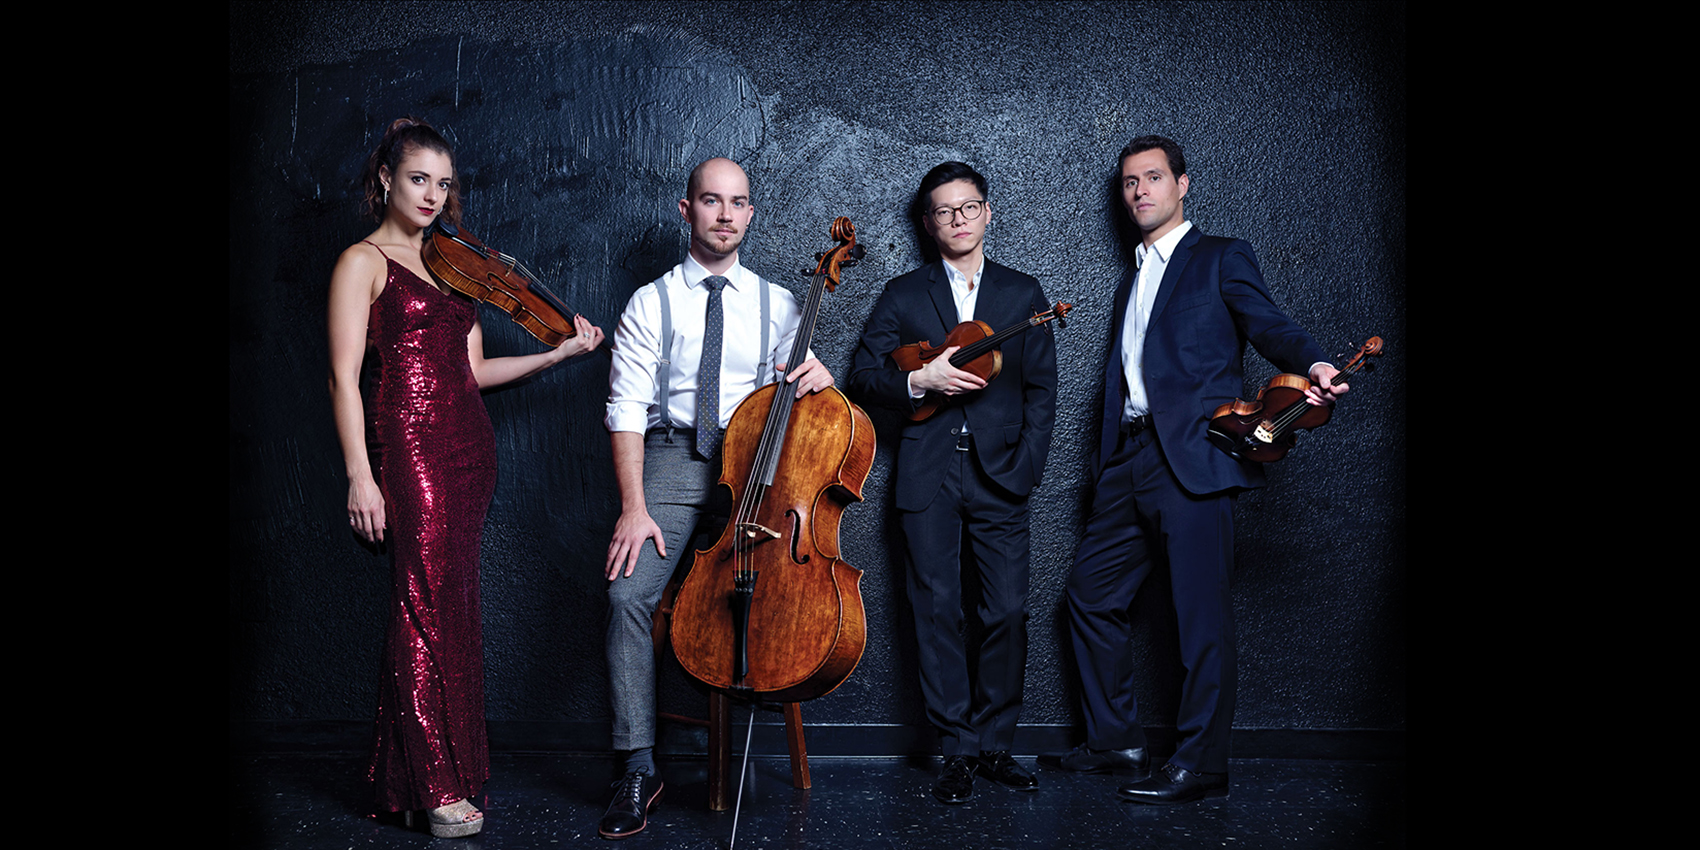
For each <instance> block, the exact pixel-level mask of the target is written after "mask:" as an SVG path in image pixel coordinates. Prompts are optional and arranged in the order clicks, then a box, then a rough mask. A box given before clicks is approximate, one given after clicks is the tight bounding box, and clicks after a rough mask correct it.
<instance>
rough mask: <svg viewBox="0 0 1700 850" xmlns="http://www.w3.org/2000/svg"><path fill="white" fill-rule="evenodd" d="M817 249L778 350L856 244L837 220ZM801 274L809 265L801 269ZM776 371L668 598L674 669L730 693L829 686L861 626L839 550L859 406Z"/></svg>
mask: <svg viewBox="0 0 1700 850" xmlns="http://www.w3.org/2000/svg"><path fill="white" fill-rule="evenodd" d="M832 237H833V239H835V240H836V241H837V242H838V244H837V245H836V246H834V247H833V248H832V250H830V251H827V252H825V253H822V254H819V255H817V256H818V258H819V263H818V265H817V266H816V268H815V270H814V271H813V272H812V275H813V282H812V284H811V285H810V288H809V297H808V301H807V302H806V304H805V305H804V307H803V316H802V319H801V321H800V322H799V324H798V328H797V339H796V344H795V345H794V346H792V349H791V358H790V360H788V361H787V362H788V363H790V364H792V367H791V368H795V367H796V365H797V364H801V363H802V362H803V361H804V360H806V359H807V358H808V351H809V342H810V338H811V337H812V336H813V334H814V327H815V320H816V319H817V318H818V317H819V315H820V302H821V297H822V296H823V295H824V294H825V292H826V291H828V290H832V289H836V288H837V285H838V281H839V277H840V271H839V270H840V268H842V267H843V266H847V265H851V264H853V263H854V262H855V261H856V260H857V259H859V258H860V257H861V256H862V248H861V246H860V245H857V244H856V228H855V226H854V225H852V224H851V223H850V219H848V218H844V217H839V218H838V219H837V220H835V221H834V222H833V223H832ZM805 273H809V272H805ZM789 390H790V387H789V385H788V384H785V383H784V382H778V383H772V384H768V385H766V386H764V387H762V388H760V389H758V390H756V391H755V392H753V393H751V394H750V395H749V396H748V397H746V398H745V399H744V400H743V401H742V402H741V403H739V405H738V408H737V410H736V411H735V412H734V413H733V414H732V420H731V422H730V423H729V424H728V425H727V427H726V434H725V438H724V440H723V441H722V443H721V445H722V461H721V475H720V481H719V484H720V485H722V486H725V487H726V488H728V489H730V490H731V491H732V502H733V504H734V505H735V508H734V510H733V513H732V516H731V518H730V521H729V522H728V523H727V525H726V528H725V529H724V530H723V531H722V532H721V535H720V539H719V540H718V541H717V542H716V543H715V544H714V546H713V547H712V548H709V549H701V550H698V551H697V553H696V558H695V560H694V561H693V562H692V565H691V570H690V573H689V574H688V575H687V576H686V577H685V581H684V583H683V585H681V586H680V588H679V594H678V597H677V598H676V599H675V601H674V605H673V622H672V632H671V640H672V644H673V652H674V654H675V655H676V656H678V659H679V664H680V666H682V667H684V669H685V671H686V672H687V673H690V674H691V675H692V676H694V677H696V678H697V679H699V680H701V681H702V682H703V683H705V684H707V685H709V686H710V687H713V688H717V689H720V690H724V691H727V692H729V693H731V694H733V695H737V696H743V697H755V698H759V699H771V700H774V701H777V702H800V701H803V700H808V699H813V698H815V697H818V696H823V695H825V694H827V693H830V692H831V691H832V690H833V689H835V688H837V687H838V686H839V685H841V684H843V683H844V681H845V680H846V679H848V678H849V677H850V673H851V671H853V670H855V669H856V665H857V663H858V662H860V661H861V658H862V649H863V646H864V644H865V642H866V639H867V623H866V621H865V619H864V613H863V610H862V591H861V578H862V571H861V570H858V569H856V568H854V567H852V566H850V565H849V564H846V563H844V562H843V561H842V560H840V558H839V548H838V526H839V520H840V518H841V517H842V516H843V513H844V508H845V506H846V505H848V504H849V503H850V502H853V501H861V499H862V485H863V483H864V482H865V481H866V480H867V477H868V471H869V469H870V468H872V466H873V461H874V427H873V423H872V421H870V420H869V419H868V415H867V414H866V413H864V412H863V411H862V409H861V408H860V407H857V406H856V405H855V404H852V403H851V402H850V400H849V399H847V398H845V396H844V394H843V393H841V392H839V391H838V389H837V388H836V387H828V388H827V389H824V390H822V391H820V392H818V393H810V394H808V395H805V396H803V397H802V398H800V399H799V398H797V397H796V394H795V393H794V392H791V391H789Z"/></svg>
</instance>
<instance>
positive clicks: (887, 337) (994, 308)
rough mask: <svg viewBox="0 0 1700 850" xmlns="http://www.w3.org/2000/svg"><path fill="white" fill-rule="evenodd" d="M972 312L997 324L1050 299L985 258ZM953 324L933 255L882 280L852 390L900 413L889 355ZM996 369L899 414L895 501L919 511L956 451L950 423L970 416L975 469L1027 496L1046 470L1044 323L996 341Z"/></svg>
mask: <svg viewBox="0 0 1700 850" xmlns="http://www.w3.org/2000/svg"><path fill="white" fill-rule="evenodd" d="M980 286H981V287H982V289H981V291H980V295H979V298H978V300H977V301H976V302H975V305H974V318H975V319H977V320H979V321H982V322H985V323H986V324H987V325H990V326H991V328H992V330H993V331H994V332H995V331H1001V330H1003V329H1004V328H1007V327H1010V326H1011V325H1014V324H1016V323H1018V322H1022V321H1025V320H1026V319H1028V318H1031V317H1032V316H1033V314H1035V313H1039V312H1043V311H1044V310H1046V309H1048V307H1049V305H1048V304H1047V303H1046V301H1045V293H1044V292H1043V291H1041V290H1040V288H1039V281H1037V280H1035V279H1033V278H1032V277H1030V276H1028V275H1024V274H1022V273H1021V272H1018V271H1015V270H1013V269H1009V268H1005V267H1004V266H1000V265H998V264H997V263H994V262H992V261H990V260H987V261H986V270H985V273H984V274H983V275H981V278H980ZM957 324H958V322H957V316H956V302H955V301H954V300H953V299H952V298H951V294H950V279H949V278H948V277H947V276H946V275H945V271H944V266H943V263H941V262H935V263H928V264H927V265H925V266H922V267H921V268H918V269H916V270H914V271H912V272H909V273H908V274H906V275H903V276H901V277H898V278H896V279H894V280H892V281H891V282H890V283H887V284H886V285H885V292H884V293H883V294H881V295H880V300H879V303H878V304H875V305H874V309H873V312H872V313H871V314H870V315H869V316H868V325H867V328H866V329H865V330H864V331H863V332H862V341H861V343H860V344H859V345H858V346H857V347H856V356H855V359H854V360H853V362H852V364H851V371H850V390H851V392H852V393H853V394H855V395H856V396H857V397H858V398H860V399H862V400H863V401H865V402H866V403H869V404H877V405H880V406H883V407H891V408H896V409H897V410H899V411H901V412H903V413H905V414H908V413H912V412H914V411H915V410H916V409H917V407H918V405H917V404H916V403H915V402H914V401H913V400H911V399H910V397H909V387H908V373H907V372H903V371H900V370H899V369H898V368H897V367H896V365H895V364H893V363H892V361H891V358H890V356H889V355H890V354H891V352H892V351H893V350H895V349H896V348H897V347H898V346H900V345H906V344H908V343H912V342H920V341H921V340H928V341H929V342H931V343H933V344H935V345H936V344H941V343H943V342H944V339H945V336H946V335H947V334H948V333H949V332H950V330H951V328H954V327H956V325H957ZM1001 350H1002V351H1003V371H1001V372H1000V373H999V374H998V376H997V377H996V378H994V379H993V380H992V382H991V383H990V384H988V385H986V387H985V389H982V390H978V391H975V392H973V393H969V394H967V395H964V396H958V397H956V399H953V400H951V401H948V402H946V403H945V405H944V406H943V407H942V408H940V409H939V411H938V412H936V413H934V414H933V415H932V417H930V418H928V419H927V420H925V421H922V422H910V421H908V420H904V426H903V435H902V438H901V440H899V446H898V450H897V468H896V470H897V471H896V479H897V481H896V487H897V508H898V510H904V511H918V510H921V509H923V508H925V507H926V506H927V504H928V503H929V502H931V501H932V499H933V495H934V494H935V493H937V492H938V489H939V484H940V483H941V482H942V481H943V480H944V472H945V461H946V460H948V459H949V458H950V456H951V453H952V452H953V451H954V450H955V445H956V436H955V435H954V434H952V433H951V432H952V429H955V428H959V427H960V426H961V425H962V423H963V422H967V423H968V428H969V430H970V431H971V432H972V433H973V434H974V442H973V445H974V452H975V456H976V457H977V459H978V460H979V462H980V466H981V468H982V469H984V470H985V471H986V474H987V475H989V476H991V478H992V480H993V481H996V482H997V483H998V485H999V486H1001V487H1003V488H1004V489H1006V490H1008V491H1009V492H1010V493H1011V494H1012V495H1014V496H1016V497H1020V498H1025V497H1026V496H1027V494H1028V493H1029V492H1031V491H1032V489H1033V487H1034V485H1036V484H1038V483H1039V479H1040V478H1041V477H1042V476H1043V475H1044V472H1045V456H1046V455H1047V454H1049V453H1050V449H1051V424H1052V422H1054V421H1055V419H1056V394H1057V349H1056V342H1055V340H1054V339H1053V338H1052V336H1051V326H1050V325H1049V324H1046V325H1042V326H1040V327H1038V328H1032V329H1029V330H1028V331H1026V332H1025V333H1022V334H1018V335H1016V336H1015V337H1013V338H1011V339H1008V340H1006V341H1005V342H1004V344H1003V346H1002V349H1001Z"/></svg>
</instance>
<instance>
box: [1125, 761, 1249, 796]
mask: <svg viewBox="0 0 1700 850" xmlns="http://www.w3.org/2000/svg"><path fill="white" fill-rule="evenodd" d="M1116 796H1118V797H1120V798H1122V799H1123V800H1128V801H1130V802H1134V803H1155V804H1157V805H1169V804H1172V803H1190V802H1192V801H1194V800H1202V799H1204V798H1205V797H1226V796H1228V774H1226V773H1193V772H1192V771H1190V770H1187V769H1186V768H1184V767H1176V766H1175V765H1173V764H1165V765H1163V767H1162V769H1161V770H1158V771H1157V772H1156V773H1153V774H1151V777H1150V778H1149V779H1145V780H1142V781H1139V782H1135V783H1133V784H1132V785H1123V786H1122V787H1120V788H1117V789H1116Z"/></svg>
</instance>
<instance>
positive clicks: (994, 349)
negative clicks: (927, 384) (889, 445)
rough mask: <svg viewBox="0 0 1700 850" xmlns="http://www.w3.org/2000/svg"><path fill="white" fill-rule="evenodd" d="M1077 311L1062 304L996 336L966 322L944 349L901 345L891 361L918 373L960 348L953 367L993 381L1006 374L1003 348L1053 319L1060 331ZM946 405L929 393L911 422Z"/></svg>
mask: <svg viewBox="0 0 1700 850" xmlns="http://www.w3.org/2000/svg"><path fill="white" fill-rule="evenodd" d="M1073 309H1074V305H1073V304H1065V303H1063V302H1061V301H1058V302H1057V303H1056V304H1055V305H1054V306H1052V307H1051V309H1049V310H1046V311H1045V312H1043V313H1036V314H1034V316H1033V317H1032V318H1030V319H1028V320H1026V321H1024V322H1020V323H1018V324H1015V325H1011V326H1010V327H1007V328H1004V329H1003V330H1001V331H998V332H996V333H993V332H992V327H991V325H988V324H986V323H985V322H979V321H974V322H963V323H962V324H959V325H957V326H956V327H954V328H951V329H950V333H949V334H948V335H946V336H945V339H944V343H943V344H942V345H933V344H931V342H930V341H929V340H921V341H920V342H912V343H910V344H908V345H900V346H898V347H897V350H895V351H893V352H891V361H892V363H894V364H896V366H897V368H898V369H901V370H903V371H905V372H914V371H916V370H918V369H920V368H922V367H923V366H926V365H927V364H928V363H931V362H932V361H934V360H936V359H938V356H939V355H940V354H943V353H944V352H945V351H946V350H947V349H949V348H951V347H952V346H958V349H957V352H956V353H955V354H952V355H951V356H950V360H949V363H950V365H951V366H953V367H955V368H957V369H960V370H962V371H964V372H967V373H969V374H971V375H974V376H975V377H977V378H980V379H981V380H983V381H990V380H992V379H993V378H996V377H997V376H998V374H999V373H1000V372H1002V371H1003V352H1002V351H1000V350H999V346H1002V345H1003V344H1004V342H1006V341H1007V340H1009V339H1010V338H1011V337H1013V336H1016V335H1017V334H1020V333H1022V332H1023V331H1026V330H1028V329H1029V328H1036V327H1039V326H1040V325H1043V324H1045V323H1046V322H1049V321H1051V320H1052V319H1055V320H1056V321H1057V326H1058V327H1064V326H1066V325H1067V324H1068V323H1067V322H1066V321H1064V320H1065V319H1066V318H1067V317H1068V314H1069V311H1070V310H1073ZM944 401H945V397H944V396H943V395H941V394H939V393H936V392H928V393H927V395H926V397H925V398H923V399H922V400H921V401H920V406H919V408H918V409H917V410H916V411H915V412H914V413H911V414H910V415H909V418H910V419H911V420H912V421H915V422H920V421H921V420H923V419H926V418H927V417H929V416H932V415H933V414H934V413H936V412H937V411H938V409H939V407H940V405H942V404H943V403H944Z"/></svg>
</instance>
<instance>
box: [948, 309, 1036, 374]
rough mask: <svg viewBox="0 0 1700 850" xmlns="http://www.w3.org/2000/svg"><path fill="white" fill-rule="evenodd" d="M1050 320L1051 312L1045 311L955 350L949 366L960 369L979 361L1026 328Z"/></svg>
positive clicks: (1034, 326)
mask: <svg viewBox="0 0 1700 850" xmlns="http://www.w3.org/2000/svg"><path fill="white" fill-rule="evenodd" d="M1050 320H1051V312H1050V311H1049V310H1047V311H1045V312H1043V313H1040V314H1039V315H1037V316H1034V317H1033V318H1031V319H1028V320H1027V321H1025V322H1022V323H1020V324H1017V325H1010V326H1009V327H1007V328H1004V329H1003V330H1001V331H998V332H997V333H995V334H992V335H991V336H988V337H984V338H982V339H980V340H978V341H975V342H971V343H968V344H967V345H964V346H962V347H961V348H959V349H957V350H956V353H955V354H953V355H951V356H950V365H952V366H954V367H956V368H958V369H961V368H962V367H963V366H965V365H967V364H969V363H973V362H974V361H975V360H978V359H980V357H982V356H984V355H985V353H986V352H988V351H991V350H992V349H994V348H997V347H998V346H1000V345H1003V344H1004V341H1005V340H1007V339H1009V338H1010V337H1012V336H1015V335H1016V334H1018V333H1021V332H1022V331H1024V330H1027V329H1028V328H1036V327H1038V326H1040V325H1042V324H1044V323H1046V322H1048V321H1050Z"/></svg>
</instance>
